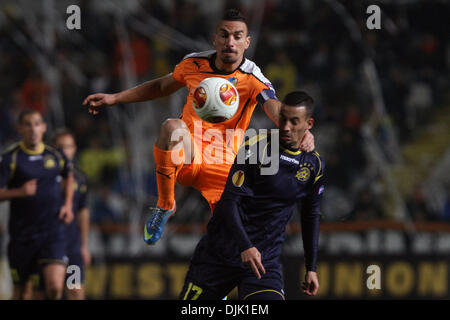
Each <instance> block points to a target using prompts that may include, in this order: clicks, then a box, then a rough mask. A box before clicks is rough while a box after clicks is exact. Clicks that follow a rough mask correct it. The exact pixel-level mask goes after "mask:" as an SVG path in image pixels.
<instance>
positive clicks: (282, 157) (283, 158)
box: [280, 154, 300, 165]
mask: <svg viewBox="0 0 450 320" xmlns="http://www.w3.org/2000/svg"><path fill="white" fill-rule="evenodd" d="M280 159H281V160H284V161H287V162H291V163H295V164H297V165H298V164H299V163H300V162H298V160H297V159H293V158H289V157H286V156H285V155H283V154H282V155H281V156H280Z"/></svg>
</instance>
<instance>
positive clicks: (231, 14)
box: [222, 8, 247, 24]
mask: <svg viewBox="0 0 450 320" xmlns="http://www.w3.org/2000/svg"><path fill="white" fill-rule="evenodd" d="M222 20H225V21H242V22H244V23H245V24H247V21H246V20H245V17H244V16H243V15H242V13H241V12H240V11H239V10H238V9H235V8H231V9H228V10H227V11H225V13H224V14H223V16H222Z"/></svg>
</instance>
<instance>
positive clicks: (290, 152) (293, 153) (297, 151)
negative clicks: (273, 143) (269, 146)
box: [280, 146, 302, 156]
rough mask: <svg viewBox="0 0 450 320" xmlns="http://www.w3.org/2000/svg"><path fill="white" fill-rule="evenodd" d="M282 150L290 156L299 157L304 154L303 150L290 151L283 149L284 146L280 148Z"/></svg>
mask: <svg viewBox="0 0 450 320" xmlns="http://www.w3.org/2000/svg"><path fill="white" fill-rule="evenodd" d="M280 149H281V150H282V151H283V152H286V153H288V154H290V155H292V156H297V155H299V154H300V153H302V150H300V149H298V150H290V149H286V148H283V147H282V146H280Z"/></svg>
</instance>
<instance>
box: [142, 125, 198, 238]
mask: <svg viewBox="0 0 450 320" xmlns="http://www.w3.org/2000/svg"><path fill="white" fill-rule="evenodd" d="M153 156H154V159H155V163H156V183H157V185H158V203H157V206H156V207H155V208H151V215H150V217H149V218H148V220H147V222H146V224H145V229H144V241H145V242H146V243H147V244H155V243H156V242H157V241H158V240H159V239H160V238H161V235H162V233H163V231H164V225H165V223H166V222H167V220H168V219H169V217H170V216H171V215H172V214H173V213H174V212H175V209H176V208H175V207H176V206H175V181H176V177H177V174H178V172H179V170H180V169H181V168H182V167H183V165H184V164H185V163H191V162H192V161H193V160H194V146H193V142H192V139H191V135H190V133H189V129H188V127H187V125H186V123H185V122H184V121H183V120H181V119H167V120H166V121H164V123H163V124H162V125H161V128H160V131H159V136H158V139H157V141H156V143H155V145H154V148H153Z"/></svg>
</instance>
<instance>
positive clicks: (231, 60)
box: [221, 56, 238, 64]
mask: <svg viewBox="0 0 450 320" xmlns="http://www.w3.org/2000/svg"><path fill="white" fill-rule="evenodd" d="M221 60H222V62H223V63H224V64H232V63H235V62H237V61H238V58H233V57H230V56H223V57H221Z"/></svg>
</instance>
